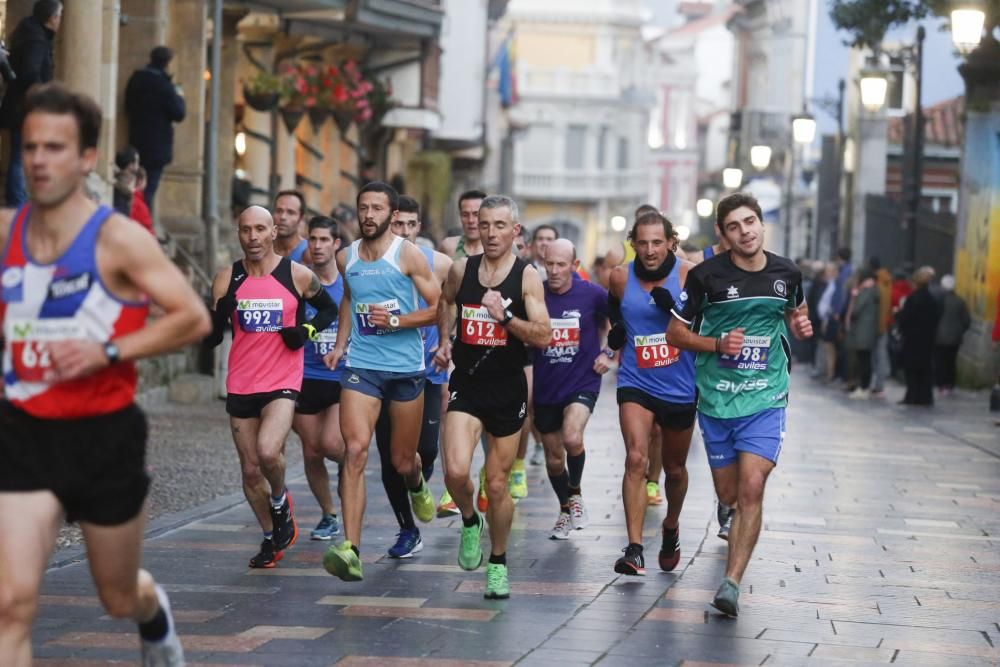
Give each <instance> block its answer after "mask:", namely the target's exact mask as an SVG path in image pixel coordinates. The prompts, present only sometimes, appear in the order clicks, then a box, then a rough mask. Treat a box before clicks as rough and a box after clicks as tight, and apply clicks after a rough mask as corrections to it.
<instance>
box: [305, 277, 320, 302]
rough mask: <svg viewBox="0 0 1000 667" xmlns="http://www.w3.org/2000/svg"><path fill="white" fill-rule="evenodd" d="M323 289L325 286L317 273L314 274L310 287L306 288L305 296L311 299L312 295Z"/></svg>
mask: <svg viewBox="0 0 1000 667" xmlns="http://www.w3.org/2000/svg"><path fill="white" fill-rule="evenodd" d="M321 289H323V286H322V285H321V284H320V282H319V278H318V277H317V276H316V274H315V273H314V274H312V278H311V279H310V280H309V288H308V289H306V294H305V297H306V298H307V299H311V298H312V297H314V296H316V295H317V294H319V291H320V290H321Z"/></svg>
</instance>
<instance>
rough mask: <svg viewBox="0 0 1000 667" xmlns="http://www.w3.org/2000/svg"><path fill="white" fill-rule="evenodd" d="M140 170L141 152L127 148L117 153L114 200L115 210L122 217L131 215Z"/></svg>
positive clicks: (130, 147)
mask: <svg viewBox="0 0 1000 667" xmlns="http://www.w3.org/2000/svg"><path fill="white" fill-rule="evenodd" d="M138 168H139V151H137V150H136V149H135V148H133V147H132V146H126V147H125V148H123V149H121V150H120V151H118V152H117V153H115V184H114V192H113V193H112V200H113V203H114V207H115V210H116V211H118V212H119V213H121V214H122V215H131V213H132V198H133V195H134V193H135V172H136V169H138Z"/></svg>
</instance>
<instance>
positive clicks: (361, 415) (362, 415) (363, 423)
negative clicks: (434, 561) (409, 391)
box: [340, 387, 382, 548]
mask: <svg viewBox="0 0 1000 667" xmlns="http://www.w3.org/2000/svg"><path fill="white" fill-rule="evenodd" d="M381 407H382V401H381V400H380V399H378V398H375V397H374V396H369V395H367V394H362V393H361V392H359V391H352V390H350V389H348V388H347V387H344V388H343V390H342V391H341V393H340V429H341V431H342V433H343V434H344V445H345V447H346V454H345V456H344V467H343V474H342V476H341V485H340V496H341V498H340V502H341V505H342V507H341V514H342V515H343V518H344V536H345V537H346V538H347V540H349V541H350V542H351V544H353V545H354V546H355V547H359V548H360V545H361V521H362V519H363V518H364V514H365V464H366V463H368V445H369V443H370V442H371V439H372V433H374V431H375V421H376V420H377V419H378V413H379V410H380V409H381Z"/></svg>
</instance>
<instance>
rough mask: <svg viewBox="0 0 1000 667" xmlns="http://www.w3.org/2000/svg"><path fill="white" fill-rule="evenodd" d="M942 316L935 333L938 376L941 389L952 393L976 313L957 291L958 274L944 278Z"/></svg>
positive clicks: (935, 362) (935, 356)
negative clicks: (958, 361)
mask: <svg viewBox="0 0 1000 667" xmlns="http://www.w3.org/2000/svg"><path fill="white" fill-rule="evenodd" d="M940 299H941V304H940V312H941V319H940V320H939V321H938V326H937V333H936V335H935V336H934V375H935V379H936V380H937V381H936V382H935V384H936V385H937V388H938V391H939V392H941V393H942V394H945V395H947V394H950V393H951V392H953V391H954V390H955V360H956V359H957V358H958V348H959V347H960V346H961V345H962V338H963V337H964V336H965V332H966V331H968V330H969V327H970V326H971V325H972V316H971V315H969V307H968V306H967V305H966V304H965V299H963V298H962V297H960V296H959V295H957V294H955V277H954V276H951V275H946V276H943V277H942V278H941V296H940Z"/></svg>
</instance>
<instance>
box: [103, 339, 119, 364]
mask: <svg viewBox="0 0 1000 667" xmlns="http://www.w3.org/2000/svg"><path fill="white" fill-rule="evenodd" d="M104 356H106V357H107V358H108V365H111V364H116V363H118V361H119V357H120V354H119V352H118V346H117V345H115V344H114V343H112V342H111V341H108V342H107V343H105V344H104Z"/></svg>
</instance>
